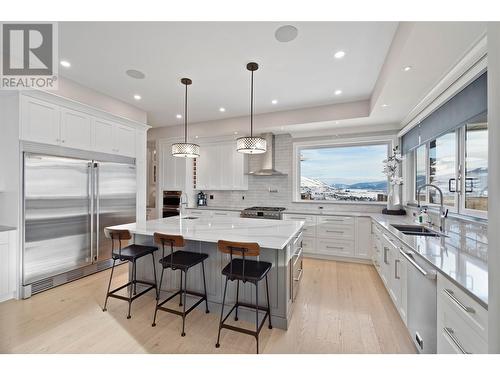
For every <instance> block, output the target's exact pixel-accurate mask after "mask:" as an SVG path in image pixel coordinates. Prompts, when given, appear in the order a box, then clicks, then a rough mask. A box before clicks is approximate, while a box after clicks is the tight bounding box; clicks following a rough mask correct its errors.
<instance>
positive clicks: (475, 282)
mask: <svg viewBox="0 0 500 375" xmlns="http://www.w3.org/2000/svg"><path fill="white" fill-rule="evenodd" d="M371 216H372V218H373V220H374V221H375V222H376V223H377V224H379V225H380V226H382V227H383V228H384V229H385V230H387V231H388V232H390V233H391V234H392V235H393V236H394V237H396V238H397V239H398V240H399V241H400V242H402V243H403V244H404V245H406V246H407V247H409V248H410V249H412V250H413V251H414V252H415V253H416V254H418V255H419V256H420V257H421V258H422V259H424V260H425V261H426V262H427V263H428V264H429V265H430V266H432V267H433V268H434V269H436V270H437V271H438V272H440V273H441V274H443V275H444V276H445V277H446V278H448V279H449V280H450V281H452V282H453V283H454V284H455V285H457V286H458V287H459V288H461V289H462V290H463V291H464V292H466V293H467V294H468V295H470V296H471V297H472V298H473V299H474V300H476V301H477V302H478V303H479V304H481V305H482V306H483V307H484V308H486V309H487V308H488V262H487V261H485V260H484V259H487V254H479V255H481V256H476V254H478V252H479V253H481V252H487V248H486V246H484V244H482V246H478V245H477V242H475V241H470V240H468V239H465V238H462V237H460V236H459V235H458V234H455V233H452V232H449V233H446V235H447V236H448V237H424V236H408V235H405V234H403V233H401V232H399V231H398V230H397V229H395V228H393V227H392V226H391V225H393V224H415V222H414V221H413V218H411V217H408V216H389V215H382V214H372V215H371ZM474 243H476V245H474ZM483 255H484V256H483Z"/></svg>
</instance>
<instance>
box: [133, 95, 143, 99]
mask: <svg viewBox="0 0 500 375" xmlns="http://www.w3.org/2000/svg"><path fill="white" fill-rule="evenodd" d="M134 99H135V100H141V99H142V96H140V95H139V94H135V95H134Z"/></svg>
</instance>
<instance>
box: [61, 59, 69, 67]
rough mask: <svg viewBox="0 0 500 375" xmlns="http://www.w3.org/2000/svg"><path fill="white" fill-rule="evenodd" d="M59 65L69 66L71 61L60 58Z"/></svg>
mask: <svg viewBox="0 0 500 375" xmlns="http://www.w3.org/2000/svg"><path fill="white" fill-rule="evenodd" d="M61 66H64V67H65V68H69V67H71V63H70V62H69V61H67V60H61Z"/></svg>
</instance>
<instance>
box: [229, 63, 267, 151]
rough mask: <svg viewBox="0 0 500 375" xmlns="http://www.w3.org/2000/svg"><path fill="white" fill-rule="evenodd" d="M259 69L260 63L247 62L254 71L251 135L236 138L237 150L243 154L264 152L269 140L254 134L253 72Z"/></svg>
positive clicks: (251, 91) (251, 99) (251, 101)
mask: <svg viewBox="0 0 500 375" xmlns="http://www.w3.org/2000/svg"><path fill="white" fill-rule="evenodd" d="M257 69H259V64H257V63H255V62H251V63H248V64H247V70H249V71H250V72H251V73H252V78H251V83H250V85H251V86H250V87H251V88H250V137H241V138H238V139H237V140H236V150H237V151H238V152H241V153H243V154H263V153H264V152H266V150H267V142H266V140H265V139H264V138H262V137H254V136H253V72H255V71H256V70H257Z"/></svg>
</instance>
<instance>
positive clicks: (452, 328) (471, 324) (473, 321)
mask: <svg viewBox="0 0 500 375" xmlns="http://www.w3.org/2000/svg"><path fill="white" fill-rule="evenodd" d="M437 284H438V295H437V330H438V332H437V333H438V335H437V351H438V354H452V353H457V354H467V353H470V354H486V353H488V311H487V310H486V309H485V308H484V307H483V306H481V305H480V304H479V303H478V302H476V301H475V300H473V299H472V298H471V297H469V296H468V295H466V294H465V293H464V292H463V291H462V290H460V289H459V288H458V287H456V286H455V285H454V284H453V283H452V282H450V281H449V280H447V279H446V278H445V277H444V276H442V275H438V283H437Z"/></svg>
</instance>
